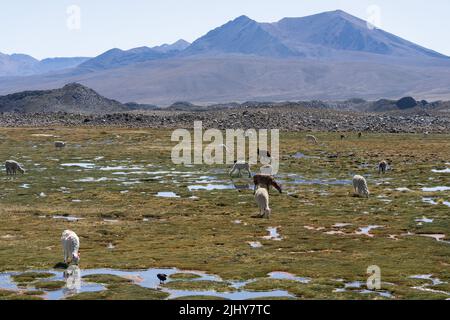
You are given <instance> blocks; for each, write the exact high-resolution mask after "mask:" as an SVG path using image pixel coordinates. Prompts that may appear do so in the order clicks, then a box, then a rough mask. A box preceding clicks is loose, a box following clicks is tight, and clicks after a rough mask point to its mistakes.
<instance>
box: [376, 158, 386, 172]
mask: <svg viewBox="0 0 450 320" xmlns="http://www.w3.org/2000/svg"><path fill="white" fill-rule="evenodd" d="M387 167H388V163H387V161H386V160H383V161H381V162H380V163H379V164H378V173H386V170H387Z"/></svg>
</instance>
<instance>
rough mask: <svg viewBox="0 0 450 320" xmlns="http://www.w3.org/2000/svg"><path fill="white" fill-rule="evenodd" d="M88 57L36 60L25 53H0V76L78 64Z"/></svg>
mask: <svg viewBox="0 0 450 320" xmlns="http://www.w3.org/2000/svg"><path fill="white" fill-rule="evenodd" d="M88 59H89V58H84V57H74V58H49V59H44V60H41V61H39V60H37V59H35V58H33V57H31V56H29V55H26V54H12V55H7V54H3V53H0V77H8V76H29V75H37V74H43V73H47V72H52V71H60V70H64V69H69V68H73V67H76V66H78V65H79V64H81V63H83V62H84V61H86V60H88Z"/></svg>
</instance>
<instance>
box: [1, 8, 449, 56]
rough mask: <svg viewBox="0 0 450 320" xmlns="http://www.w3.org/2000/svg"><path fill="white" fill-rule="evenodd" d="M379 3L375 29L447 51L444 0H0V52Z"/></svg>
mask: <svg viewBox="0 0 450 320" xmlns="http://www.w3.org/2000/svg"><path fill="white" fill-rule="evenodd" d="M70 5H77V6H79V8H80V9H81V15H80V17H81V20H80V21H81V29H79V30H70V29H69V28H68V27H67V19H68V14H67V13H66V10H67V8H68V7H69V6H70ZM371 5H377V6H378V7H379V8H380V10H381V16H380V17H381V28H382V29H384V30H386V31H388V32H391V33H394V34H396V35H398V36H400V37H403V38H405V39H407V40H410V41H413V42H415V43H418V44H420V45H422V46H425V47H428V48H430V49H433V50H436V51H438V52H441V53H444V54H446V55H450V37H449V35H450V19H449V18H448V14H449V13H450V1H449V0H432V1H424V0H394V1H392V0H372V1H367V0H340V1H339V0H221V1H218V0H189V1H187V0H164V1H163V0H126V1H125V0H39V1H30V0H1V3H0V52H3V53H8V54H10V53H26V54H30V55H32V56H34V57H36V58H39V59H42V58H46V57H55V56H95V55H98V54H100V53H102V52H104V51H106V50H108V49H111V48H113V47H118V48H121V49H129V48H133V47H138V46H154V45H159V44H162V43H170V42H174V41H176V40H178V39H180V38H183V39H185V40H188V41H190V42H192V41H193V40H195V39H196V38H198V37H200V36H202V35H203V34H205V33H206V32H208V31H209V30H211V29H212V28H215V27H217V26H219V25H221V24H223V23H225V22H227V21H229V20H231V19H234V18H235V17H237V16H240V15H242V14H245V15H247V16H249V17H250V18H252V19H254V20H256V21H259V22H273V21H278V20H279V19H281V18H283V17H301V16H306V15H310V14H314V13H319V12H322V11H330V10H336V9H341V10H344V11H346V12H348V13H350V14H353V15H355V16H358V17H360V18H363V19H365V20H366V19H367V17H368V15H369V14H368V13H367V8H368V7H369V6H371Z"/></svg>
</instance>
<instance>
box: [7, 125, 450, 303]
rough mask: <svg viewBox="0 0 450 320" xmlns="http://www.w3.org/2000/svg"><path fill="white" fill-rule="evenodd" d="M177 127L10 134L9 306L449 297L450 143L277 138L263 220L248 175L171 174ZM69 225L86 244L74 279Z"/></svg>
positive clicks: (403, 138)
mask: <svg viewBox="0 0 450 320" xmlns="http://www.w3.org/2000/svg"><path fill="white" fill-rule="evenodd" d="M171 133H172V131H171V130H163V129H158V130H153V129H120V128H43V129H39V128H20V129H18V128H8V129H0V154H1V155H2V161H3V162H4V161H5V160H7V159H12V160H16V161H18V162H20V163H21V164H22V165H23V167H24V168H25V169H26V173H25V174H24V175H17V176H14V177H10V176H6V174H5V173H4V172H2V175H1V176H0V184H1V187H0V217H1V224H0V299H184V298H196V299H219V298H221V299H258V298H265V299H267V298H274V299H448V298H450V206H449V201H450V190H449V188H450V173H449V168H450V135H443V134H440V135H433V134H431V135H428V136H423V135H421V134H378V133H373V134H364V135H363V136H362V138H358V137H357V135H356V134H354V133H348V134H346V135H347V137H348V138H346V139H344V140H341V139H340V135H339V134H337V133H315V136H316V137H317V139H318V140H319V144H318V145H313V144H308V143H307V141H306V139H305V137H306V135H307V134H308V133H301V132H295V133H289V132H282V133H281V134H280V169H279V173H278V174H277V175H276V178H277V181H279V182H280V184H281V185H282V187H283V193H282V194H279V193H278V192H276V191H275V190H273V191H271V192H270V205H271V209H272V214H271V217H270V219H258V218H255V217H254V216H255V215H256V214H257V212H258V209H257V206H256V204H255V200H254V197H253V192H252V187H253V185H252V181H251V179H249V178H247V177H241V178H234V179H233V180H231V179H230V177H229V175H228V171H229V170H230V166H226V165H213V166H209V165H191V166H182V165H174V164H173V163H172V162H171V157H170V155H171V149H172V147H173V146H174V145H175V143H174V142H171V139H170V137H171ZM56 140H62V141H66V142H67V147H66V148H64V149H62V150H57V149H55V147H54V141H56ZM383 159H386V160H388V161H389V162H390V163H391V167H390V170H388V171H387V173H386V174H385V175H379V174H378V171H377V168H376V166H377V164H378V162H379V161H380V160H383ZM257 171H258V168H257V167H256V166H253V167H252V172H257ZM355 174H361V175H363V176H365V178H366V179H367V182H368V186H369V190H370V192H371V196H370V198H369V199H363V198H358V197H354V196H353V187H352V185H351V179H352V177H353V175H355ZM65 229H71V230H73V231H75V232H76V233H77V234H78V236H79V237H80V242H81V249H80V253H81V262H80V266H79V267H80V269H79V270H75V269H74V270H73V274H72V275H69V276H68V277H65V276H64V269H58V268H56V267H58V263H61V262H62V259H63V256H62V248H61V244H60V237H61V232H62V231H63V230H65ZM371 265H377V266H379V267H380V269H381V289H380V290H368V289H367V288H366V280H367V277H368V275H367V274H366V270H367V268H368V266H371ZM69 269H70V268H69ZM158 272H164V273H166V274H167V275H168V281H167V282H165V283H163V284H160V283H159V281H158V279H157V278H156V274H157V273H158ZM74 283H75V284H74Z"/></svg>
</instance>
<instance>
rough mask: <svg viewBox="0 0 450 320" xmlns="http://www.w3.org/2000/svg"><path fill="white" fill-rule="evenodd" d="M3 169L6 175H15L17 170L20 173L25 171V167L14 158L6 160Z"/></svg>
mask: <svg viewBox="0 0 450 320" xmlns="http://www.w3.org/2000/svg"><path fill="white" fill-rule="evenodd" d="M5 169H6V174H7V175H15V174H17V171H19V172H20V173H25V169H24V168H22V167H21V165H20V164H19V163H18V162H17V161H14V160H6V162H5Z"/></svg>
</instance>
